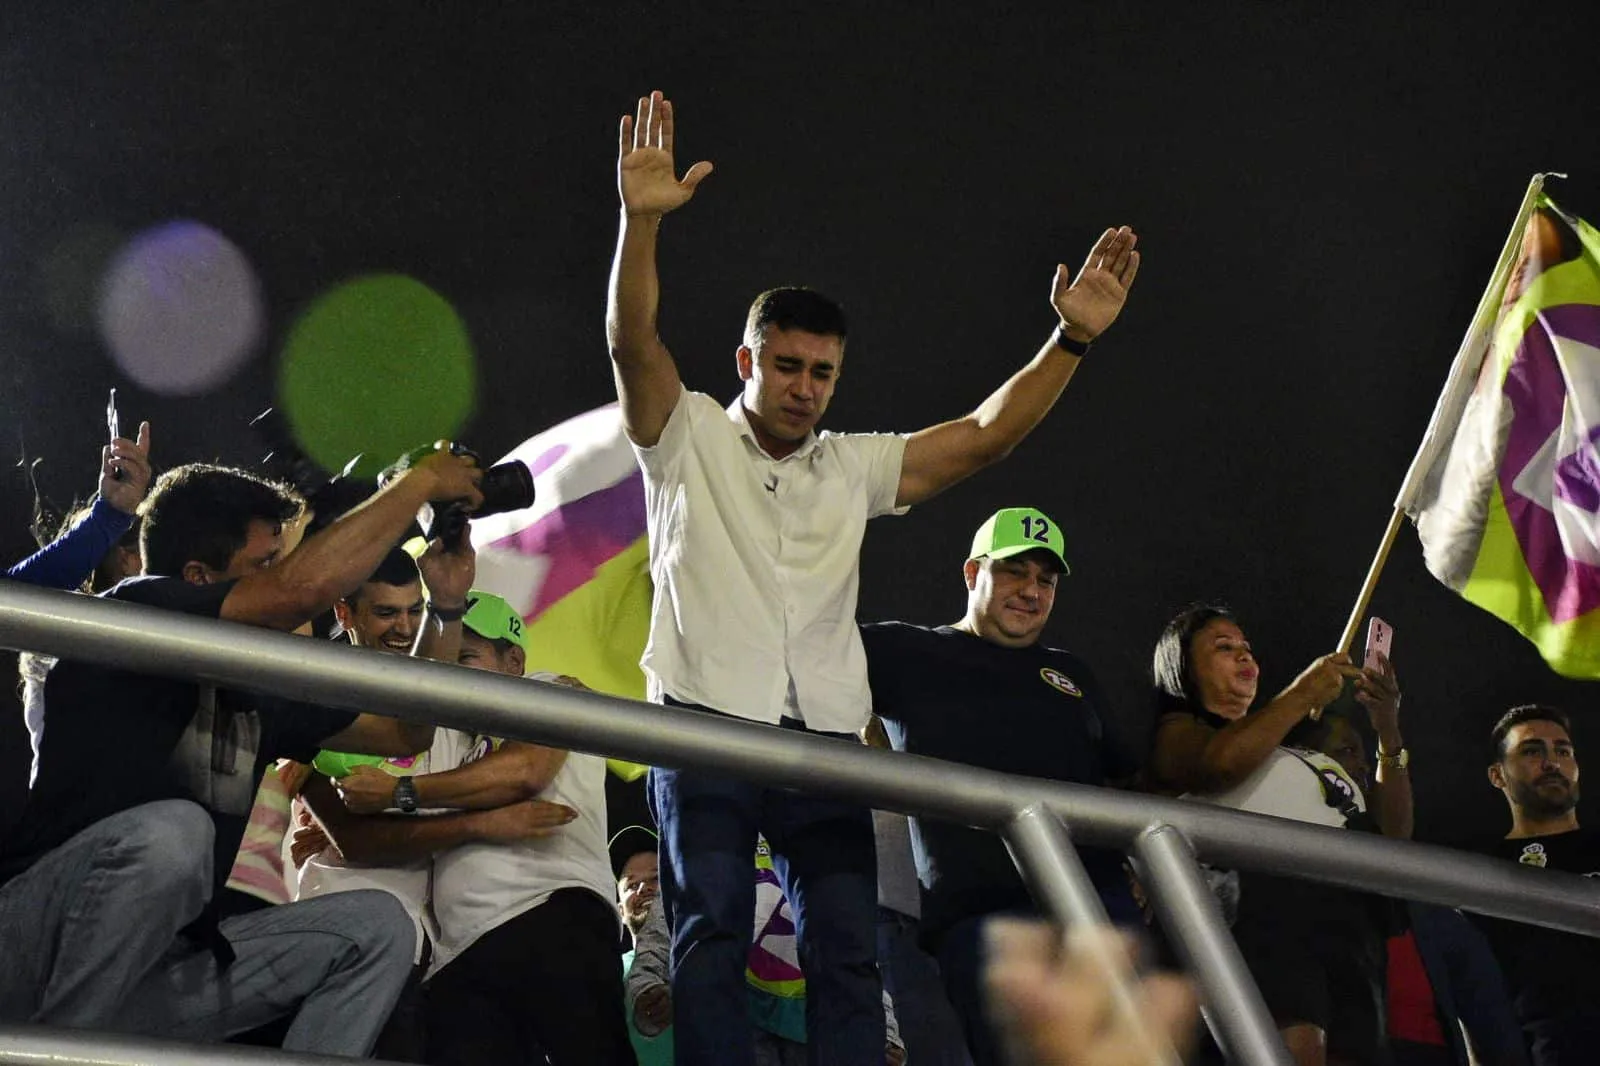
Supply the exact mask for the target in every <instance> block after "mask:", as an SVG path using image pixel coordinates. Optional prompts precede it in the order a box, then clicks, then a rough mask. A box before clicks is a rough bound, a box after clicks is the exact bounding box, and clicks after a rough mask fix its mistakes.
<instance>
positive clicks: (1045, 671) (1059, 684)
mask: <svg viewBox="0 0 1600 1066" xmlns="http://www.w3.org/2000/svg"><path fill="white" fill-rule="evenodd" d="M1039 676H1040V677H1042V678H1044V680H1045V683H1046V684H1048V685H1049V686H1050V687H1051V688H1053V689H1057V690H1059V691H1061V692H1065V693H1066V694H1067V695H1069V696H1080V697H1081V696H1082V695H1083V689H1081V688H1079V687H1078V685H1077V683H1076V682H1075V681H1073V680H1072V678H1070V677H1068V676H1067V675H1066V674H1063V673H1062V672H1061V671H1060V670H1057V669H1056V668H1055V667H1053V666H1045V667H1041V668H1040V670H1039Z"/></svg>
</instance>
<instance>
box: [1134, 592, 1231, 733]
mask: <svg viewBox="0 0 1600 1066" xmlns="http://www.w3.org/2000/svg"><path fill="white" fill-rule="evenodd" d="M1218 618H1225V619H1227V620H1228V621H1230V622H1233V623H1235V624H1237V623H1238V619H1236V618H1234V616H1233V612H1232V611H1230V610H1228V608H1226V607H1224V606H1222V605H1221V604H1217V603H1196V604H1192V605H1190V606H1188V607H1185V608H1184V609H1183V610H1182V611H1180V612H1178V615H1177V617H1175V618H1173V620H1172V621H1170V622H1168V623H1167V625H1166V628H1165V629H1163V630H1162V631H1161V636H1160V638H1159V639H1158V640H1157V641H1156V650H1155V655H1154V657H1153V658H1152V660H1151V663H1150V673H1151V676H1152V680H1153V681H1154V683H1155V694H1156V716H1157V717H1158V718H1159V717H1160V716H1161V715H1163V714H1166V713H1168V712H1169V711H1195V710H1204V709H1205V708H1204V707H1203V706H1201V703H1200V694H1199V693H1198V692H1197V691H1195V686H1194V673H1193V671H1192V670H1191V669H1190V667H1191V666H1192V665H1193V664H1192V663H1191V661H1190V654H1189V649H1190V645H1191V644H1193V643H1194V636H1195V634H1196V633H1198V632H1200V630H1202V629H1204V628H1205V627H1206V625H1207V623H1209V622H1212V621H1215V620H1216V619H1218Z"/></svg>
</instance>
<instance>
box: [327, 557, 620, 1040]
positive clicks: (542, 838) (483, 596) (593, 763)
mask: <svg viewBox="0 0 1600 1066" xmlns="http://www.w3.org/2000/svg"><path fill="white" fill-rule="evenodd" d="M460 628H461V640H460V647H459V651H458V652H457V657H456V661H457V662H458V663H460V664H461V665H462V666H466V667H469V668H472V669H476V670H485V671H489V672H492V673H498V674H506V675H508V676H511V677H522V676H523V671H524V669H525V665H526V658H527V651H528V644H527V636H526V633H525V629H524V625H523V619H522V616H521V614H520V613H519V612H518V611H517V610H516V609H515V608H514V607H512V606H511V605H510V604H509V603H507V602H506V601H505V600H504V599H502V598H501V597H499V596H496V595H494V594H492V593H488V592H484V591H483V590H481V589H473V590H472V591H471V592H469V593H467V596H466V613H465V614H464V615H463V617H462V618H461V627H460ZM531 676H532V678H533V679H534V680H540V681H553V682H557V683H561V684H569V685H579V684H580V683H579V682H578V681H577V680H576V679H574V678H570V677H564V676H560V675H556V674H535V675H531ZM454 735H455V736H457V737H459V738H460V741H459V743H458V744H457V745H456V746H455V750H456V751H457V752H458V753H459V765H455V766H453V767H452V768H438V767H436V768H437V769H438V770H439V772H433V773H425V774H418V775H416V776H413V777H404V778H395V777H392V776H390V775H388V774H386V773H384V772H382V771H380V770H377V769H376V768H373V767H368V766H358V767H355V768H354V769H353V770H352V771H351V772H350V774H349V775H348V776H346V777H343V778H340V779H339V781H338V783H337V787H338V792H339V798H340V800H342V801H343V803H342V806H343V808H344V809H343V810H342V811H340V812H336V816H335V817H334V818H333V819H332V820H329V819H327V818H324V819H323V820H324V823H325V824H326V826H327V828H328V830H329V832H330V834H331V835H332V836H333V838H334V840H335V842H336V843H337V844H338V845H339V846H340V848H341V849H342V850H343V852H344V854H345V858H347V859H349V860H351V861H354V862H362V861H365V862H367V863H371V864H375V865H381V864H392V863H403V862H407V861H412V860H415V859H417V858H423V857H428V856H431V857H432V862H433V871H432V873H433V878H432V916H433V919H434V924H435V927H436V932H437V937H436V940H435V943H434V945H433V957H432V963H431V966H430V968H429V971H428V976H427V980H426V983H425V984H424V986H423V999H424V1008H423V1014H424V1019H425V1024H424V1028H425V1030H426V1040H427V1059H428V1061H429V1062H430V1063H434V1064H436V1066H457V1064H467V1063H471V1064H473V1066H494V1064H497V1063H507V1064H510V1063H520V1062H529V1061H540V1062H543V1061H546V1059H547V1058H548V1061H549V1062H550V1063H551V1064H552V1066H562V1064H567V1063H572V1064H579V1063H581V1064H584V1066H589V1064H591V1063H593V1064H612V1063H622V1064H631V1063H632V1062H633V1051H632V1048H631V1046H630V1045H629V1042H628V1035H627V1030H626V1028H625V1026H624V1023H623V998H622V975H621V973H620V971H619V970H618V968H617V952H616V945H617V937H618V931H619V925H618V920H617V915H616V909H615V905H614V904H613V902H612V897H613V893H614V891H615V884H614V882H613V881H612V879H611V863H610V858H609V855H608V852H607V848H606V837H605V761H604V759H602V758H600V757H599V756H594V755H581V754H577V753H573V752H567V751H564V750H561V749H559V748H549V747H544V746H542V745H538V744H527V743H523V742H520V741H508V740H501V739H499V738H496V737H484V736H479V737H472V736H468V735H466V734H454ZM418 809H426V810H443V811H449V812H452V813H442V814H436V815H434V816H431V817H426V818H407V817H403V816H402V815H399V814H396V813H395V812H396V811H414V810H418ZM323 813H324V812H323V810H322V809H321V807H319V808H318V815H319V817H322V815H323Z"/></svg>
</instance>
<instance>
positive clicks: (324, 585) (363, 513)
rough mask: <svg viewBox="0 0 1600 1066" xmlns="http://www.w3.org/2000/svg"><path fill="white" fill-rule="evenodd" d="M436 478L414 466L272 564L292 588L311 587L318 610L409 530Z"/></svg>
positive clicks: (368, 571)
mask: <svg viewBox="0 0 1600 1066" xmlns="http://www.w3.org/2000/svg"><path fill="white" fill-rule="evenodd" d="M433 488H434V479H433V477H432V476H431V475H430V474H429V472H428V471H427V470H426V469H423V468H420V467H412V468H411V469H409V470H407V471H405V472H404V473H402V474H401V475H400V476H399V477H397V478H395V479H394V480H393V481H391V482H390V483H389V484H388V485H385V486H384V487H383V488H382V489H379V490H378V492H377V493H376V494H374V495H373V496H372V497H371V498H370V499H368V500H367V501H366V502H364V503H362V504H360V505H359V506H357V507H355V508H354V509H352V510H350V511H348V512H346V513H345V514H343V515H341V516H340V517H339V518H338V519H336V520H335V521H334V522H333V523H332V524H331V525H329V526H328V527H327V528H326V529H324V530H322V531H321V532H320V533H318V534H316V535H315V536H313V537H308V538H307V539H306V540H304V541H302V542H301V544H300V546H299V547H298V548H296V549H295V550H294V551H292V552H290V553H289V554H288V555H286V556H284V558H283V559H282V560H281V561H280V562H278V563H277V564H276V565H275V566H273V567H272V568H271V573H272V574H273V575H275V577H276V578H277V580H278V581H279V582H280V583H281V584H282V585H284V586H285V587H289V588H296V587H297V588H301V589H304V590H306V593H307V602H308V604H309V605H311V606H312V607H313V609H312V610H311V612H310V613H311V614H316V613H319V612H321V611H324V610H327V609H328V608H329V607H332V606H333V604H334V601H336V600H337V599H338V598H339V597H340V596H343V595H346V594H347V593H349V592H350V591H351V590H353V589H354V588H355V587H356V586H358V585H360V584H361V582H363V581H365V580H366V579H367V578H368V577H369V576H371V574H372V572H373V571H374V570H376V569H377V567H378V564H379V563H381V562H382V561H383V557H384V556H385V555H387V554H388V553H389V551H390V549H392V548H393V547H394V545H395V543H396V542H397V541H398V540H399V539H400V536H401V535H402V534H403V533H405V531H406V527H407V526H409V525H410V524H411V521H412V519H414V518H415V517H416V513H417V509H418V508H419V507H421V506H422V505H423V504H425V503H427V502H429V497H430V495H431V494H432V491H433Z"/></svg>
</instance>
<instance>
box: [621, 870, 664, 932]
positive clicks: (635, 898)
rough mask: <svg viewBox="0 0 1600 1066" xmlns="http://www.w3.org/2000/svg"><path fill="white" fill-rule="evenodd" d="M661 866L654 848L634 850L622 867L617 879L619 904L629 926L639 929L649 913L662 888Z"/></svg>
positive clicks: (624, 919) (623, 918)
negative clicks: (652, 849) (635, 851)
mask: <svg viewBox="0 0 1600 1066" xmlns="http://www.w3.org/2000/svg"><path fill="white" fill-rule="evenodd" d="M660 872H661V868H660V865H659V863H658V862H657V860H656V853H655V852H653V851H641V852H637V853H635V854H634V855H633V856H632V857H630V858H629V859H628V861H627V862H626V863H624V864H623V866H622V876H621V877H619V878H618V879H617V906H618V908H619V909H620V910H621V911H622V920H623V921H624V922H626V923H627V925H628V928H629V929H633V930H637V929H638V928H639V927H640V926H642V925H643V924H644V920H645V918H646V917H647V916H648V915H649V913H650V904H651V903H652V902H654V900H655V898H656V896H657V895H658V894H659V893H660V891H661V884H660Z"/></svg>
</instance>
